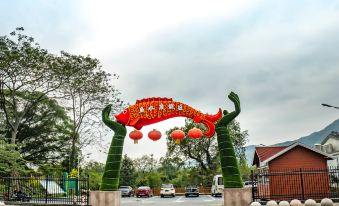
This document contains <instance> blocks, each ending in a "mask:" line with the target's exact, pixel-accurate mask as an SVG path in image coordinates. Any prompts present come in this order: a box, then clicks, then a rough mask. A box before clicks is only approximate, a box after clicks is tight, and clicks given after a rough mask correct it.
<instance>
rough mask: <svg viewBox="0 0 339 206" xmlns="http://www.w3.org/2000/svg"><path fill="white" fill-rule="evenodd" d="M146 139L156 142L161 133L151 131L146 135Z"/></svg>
mask: <svg viewBox="0 0 339 206" xmlns="http://www.w3.org/2000/svg"><path fill="white" fill-rule="evenodd" d="M148 137H149V138H150V139H151V140H153V141H157V140H159V139H160V138H161V132H159V131H158V130H156V129H153V130H152V131H150V132H149V133H148Z"/></svg>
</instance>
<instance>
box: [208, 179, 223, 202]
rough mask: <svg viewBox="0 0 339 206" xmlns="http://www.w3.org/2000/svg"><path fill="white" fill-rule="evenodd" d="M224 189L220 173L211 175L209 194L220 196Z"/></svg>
mask: <svg viewBox="0 0 339 206" xmlns="http://www.w3.org/2000/svg"><path fill="white" fill-rule="evenodd" d="M223 191H224V182H223V179H222V175H215V176H214V177H213V181H212V187H211V195H212V197H213V196H214V197H216V196H218V195H219V196H222V193H223Z"/></svg>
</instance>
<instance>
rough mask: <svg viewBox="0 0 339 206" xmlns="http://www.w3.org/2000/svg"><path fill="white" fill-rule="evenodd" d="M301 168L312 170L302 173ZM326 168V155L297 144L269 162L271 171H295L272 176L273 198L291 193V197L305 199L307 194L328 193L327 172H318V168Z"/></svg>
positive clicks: (270, 180) (271, 191)
mask: <svg viewBox="0 0 339 206" xmlns="http://www.w3.org/2000/svg"><path fill="white" fill-rule="evenodd" d="M300 169H302V170H312V171H310V172H306V173H303V174H300ZM326 169H327V160H326V159H325V158H324V156H322V155H320V154H317V153H315V152H313V151H311V150H309V149H306V148H304V147H301V146H296V147H295V148H293V149H291V150H290V151H288V152H286V153H285V154H283V155H282V156H280V157H278V158H276V159H274V160H272V161H271V162H269V171H270V173H273V172H275V173H277V172H279V171H280V172H287V171H295V172H292V173H290V174H289V175H286V174H284V175H279V173H278V174H277V175H275V176H271V177H270V179H269V185H270V195H271V199H276V200H278V199H279V195H290V196H291V199H294V198H296V199H304V198H307V194H310V195H311V194H312V195H313V194H327V193H328V192H329V177H328V175H327V173H319V172H317V170H326ZM302 194H304V196H302ZM303 197H304V198H303Z"/></svg>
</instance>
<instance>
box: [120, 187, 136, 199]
mask: <svg viewBox="0 0 339 206" xmlns="http://www.w3.org/2000/svg"><path fill="white" fill-rule="evenodd" d="M119 190H120V191H121V196H123V197H124V196H128V197H132V196H134V190H133V188H132V187H131V186H120V188H119Z"/></svg>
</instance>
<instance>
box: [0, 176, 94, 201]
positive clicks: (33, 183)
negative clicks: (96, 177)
mask: <svg viewBox="0 0 339 206" xmlns="http://www.w3.org/2000/svg"><path fill="white" fill-rule="evenodd" d="M0 200H2V201H4V202H5V203H13V202H25V203H42V204H60V205H88V202H89V178H88V177H87V178H79V179H78V178H67V177H0Z"/></svg>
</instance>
